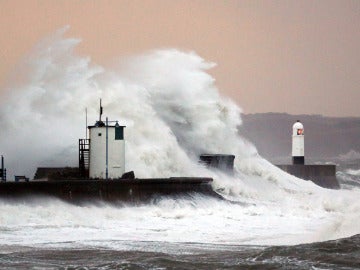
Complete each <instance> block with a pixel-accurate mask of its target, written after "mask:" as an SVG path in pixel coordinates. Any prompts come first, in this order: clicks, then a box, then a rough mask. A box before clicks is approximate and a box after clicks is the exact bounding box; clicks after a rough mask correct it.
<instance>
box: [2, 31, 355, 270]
mask: <svg viewBox="0 0 360 270" xmlns="http://www.w3.org/2000/svg"><path fill="white" fill-rule="evenodd" d="M79 42H80V41H79V40H77V39H69V38H65V37H64V30H61V31H59V32H57V33H55V34H54V35H53V36H51V37H49V38H47V39H45V40H43V41H42V42H40V43H39V44H38V46H37V47H36V48H34V51H33V52H32V53H31V55H30V56H29V57H28V58H26V60H25V61H24V63H22V65H20V66H21V68H20V69H19V70H18V71H17V72H18V73H17V74H16V75H18V76H20V75H21V76H20V77H21V80H20V79H18V80H16V83H13V84H10V85H9V87H8V88H7V89H4V92H5V94H4V97H3V99H2V100H1V101H0V102H1V107H0V115H1V118H0V124H1V126H2V131H1V133H0V150H1V151H2V153H3V155H4V156H5V157H6V167H7V168H8V175H13V174H15V172H16V174H19V175H23V174H24V175H32V174H33V173H34V170H35V168H36V167H37V166H76V165H77V144H76V143H77V140H78V138H81V137H85V128H84V127H85V123H84V120H85V113H84V112H85V108H86V107H87V108H88V119H93V120H94V121H95V120H96V119H97V117H98V116H97V114H98V112H97V108H98V100H99V98H100V97H101V98H102V100H103V106H104V114H105V115H107V116H109V117H110V119H114V120H115V119H116V120H119V121H120V122H121V123H122V124H125V125H126V126H127V127H126V130H125V139H126V160H127V161H126V169H127V170H134V171H135V174H136V176H137V177H169V176H207V177H212V178H214V183H213V189H214V190H215V191H216V192H218V193H219V194H221V195H222V196H223V197H225V198H226V199H227V200H218V199H214V198H208V197H203V196H199V195H193V196H192V197H191V198H183V199H174V198H156V199H155V200H154V202H153V203H150V204H147V205H141V206H132V205H124V204H106V203H103V202H98V203H96V204H94V203H89V204H86V203H85V204H84V205H81V206H78V205H73V204H69V203H66V202H63V201H60V200H57V199H54V198H27V199H26V200H18V201H6V200H1V199H0V233H1V244H0V253H1V254H2V255H1V256H0V266H1V265H2V266H3V267H4V268H8V267H17V268H19V269H20V268H21V269H27V268H29V266H30V268H31V267H33V268H39V267H40V268H41V267H45V268H51V267H53V268H58V267H65V266H66V267H68V268H69V269H74V268H75V269H76V267H81V266H86V267H87V269H91V268H94V269H96V268H101V267H103V269H116V268H117V267H118V268H120V269H122V268H123V269H148V268H153V269H164V268H167V267H168V268H171V267H174V265H178V264H181V261H185V262H186V263H188V264H187V266H189V267H184V268H191V269H197V268H202V269H206V264H204V265H203V264H191V263H192V262H191V261H192V259H191V258H193V260H199V261H201V260H204V261H209V262H210V265H209V267H210V268H214V269H215V268H223V267H224V266H226V265H230V266H232V267H235V266H236V265H245V264H242V263H247V262H251V261H253V262H254V261H255V262H256V258H258V257H259V256H260V257H261V256H263V257H261V258H263V259H261V260H260V261H261V263H263V262H264V261H267V262H269V266H274V265H273V263H276V264H279V265H282V264H281V263H284V261H282V260H285V261H286V260H287V261H289V260H290V259H289V257H291V256H292V255H291V254H292V253H291V252H290V253H289V254H290V255H284V257H281V254H282V253H283V252H285V253H286V252H287V251H286V249H285V248H284V249H280V250H277V249H276V247H278V246H280V245H281V246H282V245H285V246H290V245H299V244H305V243H314V242H321V241H328V240H334V239H340V238H343V237H352V236H354V235H357V234H359V233H360V227H359V226H358V220H359V219H360V203H359V198H360V189H359V186H358V185H356V184H350V183H351V182H355V183H358V181H359V175H358V169H359V168H355V169H354V168H353V169H352V170H353V171H349V170H348V171H346V170H344V171H340V172H339V175H342V176H343V177H342V178H341V177H340V178H341V181H342V187H343V188H342V189H341V190H328V189H323V188H320V187H318V186H316V185H314V184H313V183H311V182H309V181H302V180H300V179H297V178H295V177H293V176H290V175H288V174H286V173H284V172H283V171H281V170H280V169H278V168H277V167H275V166H273V165H272V164H271V163H269V162H268V161H266V160H265V159H263V158H262V157H261V156H259V154H258V153H257V151H256V147H255V146H253V145H252V144H251V143H249V142H247V141H244V140H243V139H242V138H241V137H240V136H239V134H238V126H239V125H241V117H240V115H241V114H240V113H241V109H240V108H239V107H238V106H237V105H236V104H235V103H233V102H232V101H231V100H229V99H228V98H226V97H223V96H221V95H220V93H219V91H218V89H217V88H216V85H215V80H214V78H212V77H211V76H210V75H209V74H208V73H207V71H208V70H209V69H210V68H212V67H213V66H214V64H212V63H208V62H207V61H205V60H204V59H202V58H201V57H200V56H198V55H197V54H196V53H194V52H181V51H178V50H174V49H169V50H157V51H153V52H149V53H146V54H144V55H140V56H136V57H130V58H128V59H126V60H123V61H120V63H119V65H118V66H117V67H113V68H108V67H102V66H99V65H97V64H96V63H93V62H92V61H91V60H90V58H88V57H84V56H80V55H77V54H76V53H75V51H76V50H75V49H76V46H78V44H79ZM14 108H16V109H14ZM201 153H231V154H235V155H236V159H235V171H234V174H233V175H226V174H222V173H220V172H218V171H213V170H209V169H207V168H204V167H202V166H201V165H200V164H199V163H198V156H199V155H200V154H201ZM348 239H351V240H349V241H350V242H351V241H352V243H353V245H354V247H356V246H357V245H358V238H356V237H355V238H348ZM331 243H333V242H331ZM344 243H345V244H346V245H347V244H348V242H346V241H345V242H344ZM311 245H312V244H310V247H311V248H313V250H316V249H317V248H318V247H316V246H311ZM330 245H332V244H330ZM269 246H271V247H274V250H275V251H274V250H273V249H271V250H272V251H274V252H275V253H274V254H278V256H279V261H276V259H274V260H272V259H269V256H270V255H269V254H268V253H266V252H267V250H269V249H268V248H269ZM308 247H309V246H306V245H305V246H301V247H300V248H303V249H304V250H307V248H308ZM293 250H294V251H297V247H294V249H293ZM96 251H99V252H100V253H101V254H100V255H99V259H98V260H104V261H106V263H105V264H104V265H103V266H101V262H99V261H96V259H91V258H92V257H93V255H94V253H96ZM263 252H265V253H263ZM318 252H320V251H318ZM310 253H311V252H309V254H310ZM42 254H43V256H44V257H41V256H42ZM56 254H62V256H63V257H64V258H67V259H65V260H66V261H65V262H63V261H61V259H60V257H57V255H56ZM199 254H200V255H199ZM201 254H204V257H203V258H202V257H201ZM241 254H246V255H244V257H241V256H242V255H241ZM264 254H265V255H264ZM266 254H267V255H266ZM279 254H280V255H279ZM286 254H287V253H286ZM182 255H183V256H185V257H181V256H182ZM107 256H108V257H107ZM179 256H180V257H179ZM186 256H190V257H186ZM232 256H239V258H243V259H239V260H238V261H236V260H235V259H233V257H232ZM76 258H78V259H79V261H78V262H76ZM106 258H109V260H107V259H106ZM121 258H123V259H121ZM133 258H137V259H133ZM351 258H352V259H351V260H349V261H354V258H358V254H357V255H356V254H355V255H354V257H351ZM32 260H33V261H32ZM144 260H145V261H144ZM299 260H300V261H299V264H296V265H298V266H299V267H300V268H299V269H301V267H309V266H315V264H312V262H310V263H309V264H306V263H305V262H304V260H305V258H299ZM314 260H315V259H314ZM164 261H170V264H169V265H167V264H166V263H165V264H164V263H163V262H164ZM86 262H89V263H88V264H86ZM211 262H212V263H213V264H211ZM172 263H174V265H173V264H172ZM237 263H238V264H237ZM285 265H286V264H285ZM290 265H291V264H290ZM294 265H295V264H294ZM330 265H331V264H330ZM298 266H296V267H298ZM337 266H339V267H342V265H337Z"/></svg>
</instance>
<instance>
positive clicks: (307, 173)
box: [276, 164, 340, 189]
mask: <svg viewBox="0 0 360 270" xmlns="http://www.w3.org/2000/svg"><path fill="white" fill-rule="evenodd" d="M276 166H277V167H279V168H280V169H282V170H283V171H285V172H287V173H289V174H291V175H294V176H296V177H298V178H301V179H304V180H310V181H312V182H314V183H315V184H317V185H319V186H321V187H324V188H330V189H339V188H340V185H339V182H338V181H337V179H336V166H335V165H300V164H294V165H276Z"/></svg>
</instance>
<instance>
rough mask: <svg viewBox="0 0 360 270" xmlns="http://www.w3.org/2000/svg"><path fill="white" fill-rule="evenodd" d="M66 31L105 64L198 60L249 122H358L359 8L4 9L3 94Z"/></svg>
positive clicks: (35, 4)
mask: <svg viewBox="0 0 360 270" xmlns="http://www.w3.org/2000/svg"><path fill="white" fill-rule="evenodd" d="M65 25H70V26H71V28H70V31H69V32H68V34H67V36H71V37H78V38H81V39H82V40H83V42H82V44H81V45H80V48H79V53H80V54H82V55H88V56H90V57H91V58H92V59H93V61H94V62H95V63H98V64H101V65H107V64H109V63H111V62H112V61H114V59H118V58H119V57H122V56H127V55H129V54H137V53H142V52H144V51H148V50H151V49H158V48H169V47H175V48H178V49H181V50H185V51H195V52H197V53H198V54H199V55H200V56H202V57H203V58H205V59H206V60H208V61H212V62H216V63H217V64H218V66H217V67H216V68H214V69H213V70H212V71H211V74H212V75H213V76H214V77H215V79H216V84H217V86H218V88H219V89H220V91H221V93H223V94H224V95H227V96H230V97H231V98H232V99H234V100H235V101H236V102H237V103H238V104H239V105H240V106H241V107H242V108H243V110H244V112H245V113H256V112H288V113H292V114H323V115H329V116H360V105H359V101H360V89H359V86H360V52H359V50H360V1H356V0H355V1H330V0H328V1H320V0H319V1H254V0H251V1H240V0H239V1H231V0H228V1H219V0H191V1H190V0H189V1H185V0H179V1H172V0H166V1H165V0H164V1H162V0H141V1H140V0H102V1H95V0H68V1H63V0H56V1H55V0H47V1H45V0H43V1H40V0H38V1H35V0H26V1H22V0H0V29H1V35H0V48H1V49H0V55H1V61H0V85H4V82H5V81H6V78H7V77H8V76H9V75H10V74H11V73H12V72H13V71H14V68H15V65H16V64H17V63H18V62H19V61H20V59H21V58H22V57H23V56H24V55H26V54H27V53H28V52H29V51H30V50H31V48H32V47H33V46H34V45H35V44H36V43H37V42H38V41H39V40H40V39H41V38H43V37H45V36H46V35H49V34H51V33H53V32H54V31H56V30H57V29H59V28H61V27H63V26H65Z"/></svg>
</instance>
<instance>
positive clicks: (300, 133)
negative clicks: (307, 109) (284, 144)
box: [292, 120, 305, 164]
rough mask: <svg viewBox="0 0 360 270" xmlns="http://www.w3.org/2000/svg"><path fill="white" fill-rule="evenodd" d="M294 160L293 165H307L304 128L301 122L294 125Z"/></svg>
mask: <svg viewBox="0 0 360 270" xmlns="http://www.w3.org/2000/svg"><path fill="white" fill-rule="evenodd" d="M292 160H293V164H305V152H304V126H303V124H302V123H301V122H300V121H299V120H298V121H297V122H296V123H295V124H294V125H293V133H292Z"/></svg>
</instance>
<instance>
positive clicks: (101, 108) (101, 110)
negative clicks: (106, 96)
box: [99, 98, 103, 122]
mask: <svg viewBox="0 0 360 270" xmlns="http://www.w3.org/2000/svg"><path fill="white" fill-rule="evenodd" d="M102 113H103V107H102V106H101V98H100V117H99V121H100V122H101V115H102Z"/></svg>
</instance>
